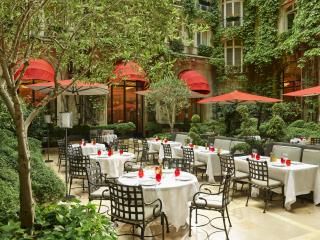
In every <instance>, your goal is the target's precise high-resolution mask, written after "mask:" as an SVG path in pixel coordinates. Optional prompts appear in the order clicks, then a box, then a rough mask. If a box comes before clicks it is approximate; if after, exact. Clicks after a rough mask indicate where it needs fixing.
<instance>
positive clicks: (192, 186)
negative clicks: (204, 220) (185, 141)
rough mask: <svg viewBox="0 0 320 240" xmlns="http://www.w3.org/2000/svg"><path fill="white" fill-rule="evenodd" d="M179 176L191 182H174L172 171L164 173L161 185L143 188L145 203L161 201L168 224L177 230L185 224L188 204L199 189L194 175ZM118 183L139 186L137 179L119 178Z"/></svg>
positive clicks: (149, 172) (182, 174)
mask: <svg viewBox="0 0 320 240" xmlns="http://www.w3.org/2000/svg"><path fill="white" fill-rule="evenodd" d="M154 174H155V173H154V171H153V170H152V171H150V170H149V171H145V177H144V178H150V177H152V176H154ZM181 176H189V177H190V179H191V180H190V181H177V180H175V177H174V175H173V170H172V171H171V172H170V173H164V175H163V178H162V180H161V184H159V185H156V186H152V187H144V188H143V193H144V199H145V202H146V203H147V202H152V201H154V200H155V199H157V198H159V199H160V200H161V201H162V209H163V211H164V213H165V214H166V216H167V218H168V222H169V223H170V224H172V225H173V226H175V227H176V229H177V230H178V229H179V228H180V227H182V226H184V225H185V224H186V222H187V219H188V214H189V207H188V202H189V201H191V200H192V198H193V195H194V194H195V193H196V192H197V191H198V188H199V184H198V180H197V178H196V177H195V176H194V175H192V174H190V173H186V172H181ZM119 182H120V183H122V184H126V185H137V184H139V180H138V179H137V178H134V179H132V178H131V179H130V178H124V177H120V178H119Z"/></svg>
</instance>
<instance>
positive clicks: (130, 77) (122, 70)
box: [111, 61, 147, 82]
mask: <svg viewBox="0 0 320 240" xmlns="http://www.w3.org/2000/svg"><path fill="white" fill-rule="evenodd" d="M113 73H114V75H115V77H113V78H111V81H115V82H117V81H123V80H125V81H140V82H146V81H147V78H146V73H145V72H144V70H143V69H142V67H141V66H140V65H139V64H137V63H135V62H133V61H129V62H127V63H119V64H117V65H116V68H115V70H114V71H113Z"/></svg>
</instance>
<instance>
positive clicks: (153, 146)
mask: <svg viewBox="0 0 320 240" xmlns="http://www.w3.org/2000/svg"><path fill="white" fill-rule="evenodd" d="M162 143H163V144H169V145H170V146H171V148H173V147H181V145H182V144H181V143H180V142H175V141H167V142H164V141H161V140H155V139H152V140H148V145H149V148H150V150H153V151H158V152H159V159H160V160H162V159H163V158H164V151H163V147H162Z"/></svg>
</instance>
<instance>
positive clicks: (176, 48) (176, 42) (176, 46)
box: [169, 39, 184, 53]
mask: <svg viewBox="0 0 320 240" xmlns="http://www.w3.org/2000/svg"><path fill="white" fill-rule="evenodd" d="M169 47H170V49H171V50H172V51H173V52H176V53H182V52H183V50H184V45H183V42H182V40H181V39H172V40H170V42H169Z"/></svg>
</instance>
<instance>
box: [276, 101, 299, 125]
mask: <svg viewBox="0 0 320 240" xmlns="http://www.w3.org/2000/svg"><path fill="white" fill-rule="evenodd" d="M271 109H272V114H273V115H278V116H280V117H281V118H283V120H284V121H285V122H292V121H293V120H294V119H296V118H297V117H298V116H299V115H300V114H301V108H300V106H299V105H298V104H297V103H295V102H281V103H275V104H274V105H273V106H272V108H271Z"/></svg>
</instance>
